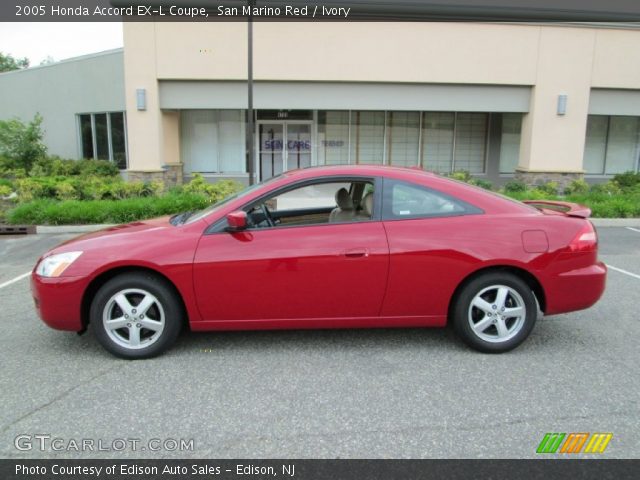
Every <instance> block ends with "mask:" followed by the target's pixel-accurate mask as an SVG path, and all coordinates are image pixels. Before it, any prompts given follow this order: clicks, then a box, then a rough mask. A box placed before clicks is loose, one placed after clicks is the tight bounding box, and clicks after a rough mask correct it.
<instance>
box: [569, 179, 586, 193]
mask: <svg viewBox="0 0 640 480" xmlns="http://www.w3.org/2000/svg"><path fill="white" fill-rule="evenodd" d="M588 191H589V184H588V183H587V182H585V181H584V180H583V179H578V180H573V181H572V182H571V183H570V184H569V185H567V187H566V188H565V189H564V193H565V194H566V195H571V194H572V193H587V192H588Z"/></svg>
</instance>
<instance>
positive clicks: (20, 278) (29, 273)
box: [0, 272, 31, 288]
mask: <svg viewBox="0 0 640 480" xmlns="http://www.w3.org/2000/svg"><path fill="white" fill-rule="evenodd" d="M29 275H31V272H27V273H23V274H22V275H18V276H17V277H16V278H13V279H11V280H9V281H7V282H4V283H0V288H4V287H8V286H9V285H11V284H12V283H16V282H19V281H20V280H22V279H23V278H27V277H28V276H29Z"/></svg>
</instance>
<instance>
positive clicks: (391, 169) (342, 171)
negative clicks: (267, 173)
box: [284, 165, 437, 178]
mask: <svg viewBox="0 0 640 480" xmlns="http://www.w3.org/2000/svg"><path fill="white" fill-rule="evenodd" d="M393 173H396V174H398V175H409V176H412V175H416V174H418V175H428V176H433V177H436V176H437V175H436V174H435V173H432V172H427V171H426V170H423V169H422V168H420V167H398V166H392V165H322V166H313V167H306V168H299V169H296V170H288V171H287V172H285V173H284V175H286V176H288V177H290V176H296V177H301V178H306V177H319V176H323V175H389V174H393Z"/></svg>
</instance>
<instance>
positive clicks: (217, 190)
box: [182, 173, 243, 203]
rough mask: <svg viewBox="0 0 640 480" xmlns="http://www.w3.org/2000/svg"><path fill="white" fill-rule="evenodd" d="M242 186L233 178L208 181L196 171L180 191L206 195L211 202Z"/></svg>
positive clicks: (232, 192) (230, 193) (238, 189)
mask: <svg viewBox="0 0 640 480" xmlns="http://www.w3.org/2000/svg"><path fill="white" fill-rule="evenodd" d="M242 188H243V187H242V184H240V183H238V182H234V181H233V180H219V181H217V182H216V183H208V182H207V181H206V180H205V179H204V177H203V176H202V175H200V174H199V173H196V174H195V175H194V176H193V179H191V181H190V182H189V183H187V184H185V185H184V186H183V187H182V191H183V192H186V193H197V194H202V195H206V196H207V197H208V198H209V199H210V201H211V202H212V203H215V202H219V201H220V200H222V199H223V198H225V197H228V196H229V195H232V194H234V193H236V192H239V191H240V190H242Z"/></svg>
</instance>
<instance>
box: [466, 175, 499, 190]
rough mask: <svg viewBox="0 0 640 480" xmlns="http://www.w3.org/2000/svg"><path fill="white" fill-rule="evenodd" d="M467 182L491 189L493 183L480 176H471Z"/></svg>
mask: <svg viewBox="0 0 640 480" xmlns="http://www.w3.org/2000/svg"><path fill="white" fill-rule="evenodd" d="M469 184H470V185H475V186H476V187H480V188H484V189H485V190H493V184H492V183H491V182H490V181H488V180H483V179H482V178H472V179H471V180H469Z"/></svg>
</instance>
